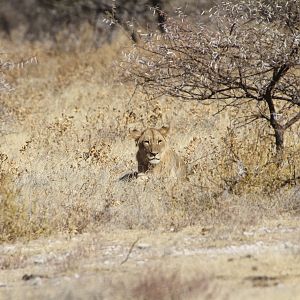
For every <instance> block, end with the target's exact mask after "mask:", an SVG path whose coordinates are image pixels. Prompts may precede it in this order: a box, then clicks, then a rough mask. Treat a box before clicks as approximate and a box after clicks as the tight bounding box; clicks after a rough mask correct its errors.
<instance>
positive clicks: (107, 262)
mask: <svg viewBox="0 0 300 300" xmlns="http://www.w3.org/2000/svg"><path fill="white" fill-rule="evenodd" d="M297 224H299V220H280V221H276V222H273V223H269V224H265V226H261V227H256V228H251V229H250V230H247V231H244V232H242V233H241V235H240V236H239V237H237V236H236V237H234V238H232V237H231V235H230V233H228V234H223V235H220V233H219V232H218V231H216V230H215V229H214V228H200V227H193V228H191V227H190V228H186V229H185V230H183V231H180V232H160V233H159V232H149V231H137V230H133V231H128V230H126V231H114V232H101V233H100V232H99V233H94V234H83V235H77V236H74V237H65V236H64V237H56V238H52V239H40V240H36V241H31V242H29V243H27V244H22V243H18V244H13V245H9V244H4V245H2V246H0V257H1V258H0V261H1V265H0V266H1V267H2V270H1V272H0V298H1V299H133V298H136V299H155V298H157V299H159V298H162V299H254V298H255V299H291V300H292V299H300V243H299V241H300V227H299V226H298V225H297ZM175 287H176V288H178V287H179V290H178V291H175V292H174V290H173V289H174V288H175ZM185 287H187V289H185ZM172 290H173V291H172Z"/></svg>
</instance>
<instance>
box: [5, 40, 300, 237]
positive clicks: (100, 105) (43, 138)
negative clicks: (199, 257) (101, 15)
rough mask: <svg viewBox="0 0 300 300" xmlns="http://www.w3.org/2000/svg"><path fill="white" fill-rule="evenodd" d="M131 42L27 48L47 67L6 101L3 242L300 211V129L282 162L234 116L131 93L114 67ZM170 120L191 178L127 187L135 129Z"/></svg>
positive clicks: (20, 75)
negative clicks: (98, 46) (123, 179)
mask: <svg viewBox="0 0 300 300" xmlns="http://www.w3.org/2000/svg"><path fill="white" fill-rule="evenodd" d="M83 40H84V39H83ZM6 43H7V42H6ZM127 46H128V47H129V46H130V45H129V44H128V42H126V41H125V40H124V39H123V38H122V37H120V38H119V39H117V41H116V42H115V43H113V44H112V45H106V46H104V47H102V48H101V49H90V50H86V49H85V50H84V49H83V47H79V48H78V49H77V50H72V51H69V52H66V51H62V50H61V49H60V50H53V49H52V50H49V48H47V47H46V46H45V45H41V44H24V47H23V49H24V54H22V55H24V56H26V55H27V54H30V53H31V54H32V53H34V55H36V56H37V57H38V60H39V64H38V65H34V66H29V67H28V68H25V69H22V70H15V71H14V72H12V74H11V80H12V83H13V85H14V86H15V88H16V89H15V91H14V92H13V93H10V94H2V95H1V115H0V117H1V122H2V126H1V137H0V138H1V143H0V152H1V155H2V156H1V157H3V163H2V164H1V188H0V195H1V202H0V206H1V208H0V228H1V230H0V241H2V242H3V241H15V240H16V239H19V238H24V239H31V238H36V237H38V236H41V235H49V234H54V233H59V232H62V233H71V234H76V233H82V232H85V231H87V230H94V229H99V228H110V229H112V228H146V229H151V230H153V229H162V230H180V229H181V228H183V227H185V226H190V225H203V226H211V225H212V224H215V225H220V226H221V225H222V226H224V225H225V226H233V227H234V228H242V227H243V226H244V227H245V226H249V225H251V224H253V223H256V222H259V220H261V219H262V218H272V217H277V216H278V215H280V214H291V213H299V200H298V199H299V198H300V195H299V193H300V192H299V173H300V170H299V167H300V157H299V153H300V151H299V150H300V149H299V127H298V128H295V129H294V131H293V132H292V131H290V132H289V133H288V136H287V141H288V143H287V151H286V158H285V160H284V164H282V165H278V164H277V163H276V161H274V159H273V155H272V154H273V151H274V149H273V148H272V147H270V143H269V132H268V131H267V130H266V129H265V128H262V127H260V126H259V125H257V126H253V125H252V126H245V127H241V128H238V129H237V128H235V127H234V126H232V116H231V113H226V114H217V115H215V114H214V113H215V112H216V110H217V108H216V107H213V106H208V107H206V106H200V105H199V104H197V103H195V102H190V103H187V102H180V101H178V100H174V99H171V98H167V97H165V98H161V99H153V98H151V95H145V94H142V93H140V92H139V91H137V92H136V93H135V94H134V96H133V97H132V95H133V91H134V87H133V86H129V85H126V84H123V83H122V81H120V77H119V71H118V68H117V61H118V59H119V57H120V55H122V50H124V47H127ZM9 47H10V49H15V48H14V47H16V45H14V44H11V45H9ZM18 54H19V55H21V53H18ZM232 113H234V112H232ZM168 123H171V126H172V133H171V136H170V141H169V142H170V144H171V146H172V147H174V148H175V149H176V150H177V152H178V153H179V154H180V155H182V156H183V157H184V159H185V160H186V162H187V163H188V165H189V175H188V179H187V181H183V182H176V183H174V182H170V181H169V180H168V179H161V180H160V179H155V178H153V179H151V180H148V181H145V182H143V183H141V182H138V181H132V182H121V181H119V178H120V177H121V176H122V175H124V174H125V173H127V172H128V171H133V170H136V168H137V166H136V162H135V151H136V149H135V145H134V141H132V140H130V138H129V137H128V131H129V130H130V129H133V128H137V129H142V128H144V127H148V126H154V127H158V126H161V125H163V124H168ZM4 158H5V161H4ZM293 199H295V200H293ZM297 201H298V202H297Z"/></svg>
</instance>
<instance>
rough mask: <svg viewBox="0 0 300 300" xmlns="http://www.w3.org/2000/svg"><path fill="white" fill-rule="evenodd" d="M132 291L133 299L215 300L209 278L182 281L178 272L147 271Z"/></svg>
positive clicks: (214, 291) (199, 277)
mask: <svg viewBox="0 0 300 300" xmlns="http://www.w3.org/2000/svg"><path fill="white" fill-rule="evenodd" d="M145 274H146V275H144V276H143V277H142V278H141V279H140V281H139V283H138V284H137V286H136V287H135V288H134V289H133V291H132V297H133V298H134V299H141V300H142V299H149V300H152V299H153V300H154V299H215V297H216V296H217V295H216V294H217V293H216V290H215V289H214V288H213V286H212V284H211V280H210V279H209V278H205V277H203V276H197V277H195V278H193V279H190V280H188V279H185V280H183V279H182V278H181V276H180V273H179V272H176V273H171V274H168V273H165V272H163V271H162V270H155V269H154V270H149V271H148V272H146V273H145Z"/></svg>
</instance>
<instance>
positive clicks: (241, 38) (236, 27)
mask: <svg viewBox="0 0 300 300" xmlns="http://www.w3.org/2000/svg"><path fill="white" fill-rule="evenodd" d="M207 14H208V15H209V16H210V19H211V21H210V23H209V24H207V25H203V24H202V23H199V22H193V21H189V20H188V18H187V17H186V16H185V15H184V13H183V12H181V11H180V12H179V15H178V17H177V18H168V20H167V21H166V22H165V31H166V32H165V34H164V35H161V34H158V33H157V32H145V33H143V34H142V37H143V42H141V43H140V44H139V45H135V46H133V47H132V50H131V51H129V52H127V53H126V58H125V61H124V63H123V64H122V66H123V68H124V75H125V78H127V79H129V80H131V81H133V82H135V83H136V84H138V85H139V86H141V87H142V88H143V89H144V90H147V91H148V93H152V94H154V95H155V96H161V95H169V96H172V97H175V98H179V99H181V100H185V101H198V102H201V103H203V102H204V103H206V104H213V103H216V104H218V105H220V110H224V109H226V108H232V107H233V108H237V109H239V110H241V111H243V110H246V109H248V113H247V115H243V114H238V116H237V117H238V118H239V120H241V117H242V116H243V117H244V123H245V124H250V123H253V122H256V121H258V120H260V121H261V120H263V121H264V122H266V124H268V126H269V127H270V128H271V129H272V130H273V134H274V138H275V139H274V142H275V144H276V150H277V154H281V153H282V151H283V148H284V136H285V133H286V132H287V130H289V129H290V128H291V127H295V126H296V124H297V122H298V121H299V120H300V112H299V105H300V103H299V94H300V90H299V76H298V73H299V64H300V62H299V47H300V46H299V45H300V43H299V19H300V18H299V15H300V4H299V1H296V0H290V1H282V0H276V1H272V2H268V1H256V0H253V1H229V2H222V4H221V5H219V6H216V7H214V8H213V9H211V10H209V11H208V12H207ZM249 103H250V104H251V103H252V104H253V105H249Z"/></svg>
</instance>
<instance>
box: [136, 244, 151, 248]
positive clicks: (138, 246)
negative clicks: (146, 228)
mask: <svg viewBox="0 0 300 300" xmlns="http://www.w3.org/2000/svg"><path fill="white" fill-rule="evenodd" d="M150 247H151V245H149V244H147V243H139V244H138V245H137V248H138V249H148V248H150Z"/></svg>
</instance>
